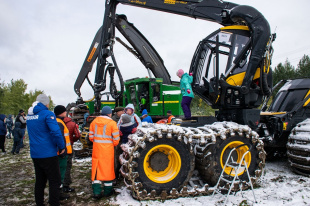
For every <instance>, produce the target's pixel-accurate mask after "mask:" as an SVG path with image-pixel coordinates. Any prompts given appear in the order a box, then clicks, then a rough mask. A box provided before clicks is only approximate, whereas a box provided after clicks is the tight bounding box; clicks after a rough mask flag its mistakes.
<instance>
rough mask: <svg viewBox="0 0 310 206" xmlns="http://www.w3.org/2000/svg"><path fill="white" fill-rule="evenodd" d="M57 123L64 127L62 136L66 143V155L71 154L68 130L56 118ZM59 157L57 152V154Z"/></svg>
mask: <svg viewBox="0 0 310 206" xmlns="http://www.w3.org/2000/svg"><path fill="white" fill-rule="evenodd" d="M56 120H57V122H59V123H61V124H62V125H63V126H64V136H65V143H66V149H67V154H72V146H71V142H70V136H69V130H68V128H67V126H66V124H65V123H64V122H63V121H62V120H61V119H59V118H56ZM57 154H58V155H59V152H57Z"/></svg>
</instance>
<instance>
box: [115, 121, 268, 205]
mask: <svg viewBox="0 0 310 206" xmlns="http://www.w3.org/2000/svg"><path fill="white" fill-rule="evenodd" d="M163 134H165V136H166V138H172V136H173V135H176V136H177V139H178V140H179V141H182V142H183V143H184V144H190V148H191V151H190V152H193V153H194V154H195V155H196V154H197V152H196V147H207V146H208V145H210V144H215V142H216V137H217V136H219V137H220V138H222V139H223V140H224V139H226V136H227V135H228V134H229V135H230V136H234V135H235V134H239V135H243V134H244V135H245V136H246V138H252V143H253V144H254V145H255V144H256V149H257V150H258V151H259V159H260V162H259V164H258V168H257V169H256V170H255V177H251V180H252V182H256V181H257V180H258V178H259V177H260V176H261V175H262V173H263V168H264V166H265V158H266V153H265V151H264V148H263V142H262V141H261V140H259V136H258V134H257V133H256V132H255V131H252V130H251V128H249V127H248V126H245V125H239V124H237V123H233V122H216V123H213V124H212V125H205V126H203V127H198V128H191V127H187V128H185V127H180V126H177V125H164V124H149V123H143V125H142V128H138V130H137V132H136V133H135V134H132V135H129V137H128V139H129V141H128V143H127V144H122V145H121V148H122V150H123V153H122V154H121V155H120V157H119V160H120V163H121V165H122V166H121V169H120V172H121V174H122V176H123V177H124V182H125V185H126V186H127V189H130V190H131V192H132V196H133V197H134V198H135V199H138V200H166V199H176V198H179V197H190V196H201V195H203V196H205V195H209V194H212V192H213V190H214V188H213V187H209V185H208V184H204V183H203V180H202V179H200V177H199V174H197V173H198V172H197V171H196V170H195V171H194V175H193V176H192V177H191V179H190V180H189V183H188V184H187V185H186V186H184V187H183V188H182V189H181V190H179V191H177V190H176V189H174V188H173V189H172V190H171V191H168V192H167V191H165V190H163V191H162V192H161V194H160V195H157V193H156V191H155V190H152V191H151V192H150V193H148V192H147V191H146V189H143V186H142V183H141V182H136V178H137V177H138V176H139V174H138V173H137V172H134V171H133V168H134V167H138V164H137V163H136V162H135V161H133V159H134V158H138V157H139V155H140V154H139V152H138V149H139V148H140V147H141V148H142V149H144V148H145V147H146V143H145V142H146V141H148V142H153V141H154V140H155V138H163ZM224 187H225V186H224ZM226 187H227V185H226ZM248 187H249V184H248V183H246V182H244V183H243V184H242V189H246V188H248ZM238 189H239V188H238V186H237V185H235V186H234V190H238Z"/></svg>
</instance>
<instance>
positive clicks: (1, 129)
mask: <svg viewBox="0 0 310 206" xmlns="http://www.w3.org/2000/svg"><path fill="white" fill-rule="evenodd" d="M5 118H6V116H5V115H4V114H0V135H6V126H5V123H4V119H5Z"/></svg>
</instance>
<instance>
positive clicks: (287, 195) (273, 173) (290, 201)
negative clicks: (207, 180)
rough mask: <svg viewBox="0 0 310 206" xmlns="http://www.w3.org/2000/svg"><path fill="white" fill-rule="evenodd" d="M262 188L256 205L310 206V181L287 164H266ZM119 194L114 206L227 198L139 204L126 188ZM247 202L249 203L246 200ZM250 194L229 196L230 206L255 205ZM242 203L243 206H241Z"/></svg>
mask: <svg viewBox="0 0 310 206" xmlns="http://www.w3.org/2000/svg"><path fill="white" fill-rule="evenodd" d="M259 185H260V188H256V189H254V193H255V197H256V200H257V203H255V204H254V205H257V206H259V205H268V206H269V205H270V206H273V205H274V206H280V205H298V206H299V205H310V178H308V177H304V176H301V175H297V174H295V173H293V172H292V171H290V169H289V167H288V163H287V160H279V161H276V162H267V163H266V167H265V171H264V176H263V177H262V178H261V179H260V181H259ZM117 191H118V192H120V194H119V195H117V196H116V198H115V201H113V200H111V202H110V203H111V204H113V205H114V204H115V205H120V206H130V205H141V206H143V205H145V206H146V205H148V206H149V205H156V206H157V205H158V206H164V205H165V206H166V205H169V206H180V205H186V206H189V205H195V206H200V205H222V204H223V202H224V200H225V198H226V195H218V194H217V195H215V196H214V197H213V198H212V197H211V196H202V197H191V198H190V197H189V198H179V199H174V200H167V201H165V202H160V201H141V202H139V201H137V200H135V199H133V198H132V197H131V195H130V192H129V190H127V189H126V188H121V189H117ZM247 198H248V200H247ZM253 199H254V198H253V194H252V191H251V190H247V191H244V192H243V196H242V195H241V193H240V192H238V193H237V194H236V195H235V196H234V195H230V196H229V199H228V202H227V205H253V202H252V200H253ZM242 203H243V204H242Z"/></svg>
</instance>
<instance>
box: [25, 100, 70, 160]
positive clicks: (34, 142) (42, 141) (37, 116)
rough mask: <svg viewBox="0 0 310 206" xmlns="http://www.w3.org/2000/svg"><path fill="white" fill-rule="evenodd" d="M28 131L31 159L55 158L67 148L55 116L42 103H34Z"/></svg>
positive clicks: (29, 113) (28, 119)
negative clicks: (61, 150)
mask: <svg viewBox="0 0 310 206" xmlns="http://www.w3.org/2000/svg"><path fill="white" fill-rule="evenodd" d="M27 130H28V134H29V144H30V156H31V158H47V157H54V156H57V151H58V150H59V149H64V148H65V143H64V140H63V136H62V134H61V131H60V128H59V126H58V123H57V121H56V117H55V114H54V113H53V112H51V111H49V110H48V108H47V107H46V106H45V105H43V104H42V103H41V102H34V103H33V104H32V107H30V108H29V110H28V115H27Z"/></svg>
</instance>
